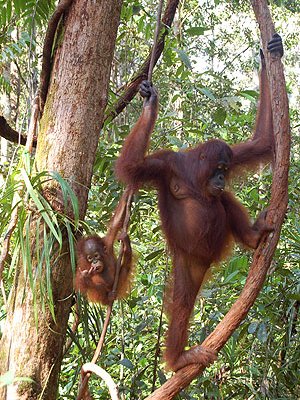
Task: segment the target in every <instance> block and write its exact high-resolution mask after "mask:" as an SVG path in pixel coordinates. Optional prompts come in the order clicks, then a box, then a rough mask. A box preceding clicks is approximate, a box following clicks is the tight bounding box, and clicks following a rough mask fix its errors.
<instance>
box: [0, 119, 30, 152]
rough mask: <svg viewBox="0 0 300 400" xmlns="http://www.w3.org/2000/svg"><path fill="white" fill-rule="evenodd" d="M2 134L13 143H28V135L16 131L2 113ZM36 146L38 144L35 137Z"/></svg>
mask: <svg viewBox="0 0 300 400" xmlns="http://www.w3.org/2000/svg"><path fill="white" fill-rule="evenodd" d="M0 136H1V137H3V138H4V139H6V140H9V141H10V142H13V143H17V144H22V145H23V146H24V145H25V144H26V136H23V135H22V134H21V133H19V132H17V131H15V130H14V129H13V128H12V127H11V126H10V125H9V124H8V122H7V121H6V119H5V118H4V117H3V116H2V115H0ZM34 146H36V139H34Z"/></svg>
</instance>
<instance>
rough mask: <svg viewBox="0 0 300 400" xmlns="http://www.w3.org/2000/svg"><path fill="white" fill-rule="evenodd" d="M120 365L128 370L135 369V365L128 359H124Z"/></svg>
mask: <svg viewBox="0 0 300 400" xmlns="http://www.w3.org/2000/svg"><path fill="white" fill-rule="evenodd" d="M119 364H120V365H124V367H127V368H128V369H134V365H133V364H132V362H131V361H130V360H128V358H123V360H121V361H120V362H119Z"/></svg>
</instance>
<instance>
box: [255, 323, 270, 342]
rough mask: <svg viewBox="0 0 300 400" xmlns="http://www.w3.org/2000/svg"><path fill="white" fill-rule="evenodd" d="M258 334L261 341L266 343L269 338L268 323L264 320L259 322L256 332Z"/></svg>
mask: <svg viewBox="0 0 300 400" xmlns="http://www.w3.org/2000/svg"><path fill="white" fill-rule="evenodd" d="M256 336H257V339H258V340H259V341H260V342H261V343H266V341H267V340H268V331H267V327H266V324H265V323H264V322H261V323H260V324H259V327H258V330H257V332H256Z"/></svg>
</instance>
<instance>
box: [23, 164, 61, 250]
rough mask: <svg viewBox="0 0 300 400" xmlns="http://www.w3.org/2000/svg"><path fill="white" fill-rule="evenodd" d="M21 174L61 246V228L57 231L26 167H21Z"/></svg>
mask: <svg viewBox="0 0 300 400" xmlns="http://www.w3.org/2000/svg"><path fill="white" fill-rule="evenodd" d="M21 175H22V176H23V179H24V183H25V185H26V188H27V190H28V192H29V194H30V197H31V198H32V200H33V201H34V203H35V205H36V207H37V208H38V210H39V212H40V213H41V215H42V217H43V219H44V221H45V223H46V224H47V225H48V227H49V229H50V230H51V232H52V233H53V235H54V236H55V238H56V240H57V241H58V243H59V244H60V246H61V245H62V236H61V232H60V230H58V231H56V229H55V227H54V225H53V223H52V220H51V219H50V217H49V215H48V213H47V211H46V210H45V207H44V206H43V204H42V202H41V201H40V199H39V197H38V195H37V193H36V191H35V190H34V188H33V186H32V184H31V182H30V180H29V177H28V175H27V173H26V171H25V169H24V168H21Z"/></svg>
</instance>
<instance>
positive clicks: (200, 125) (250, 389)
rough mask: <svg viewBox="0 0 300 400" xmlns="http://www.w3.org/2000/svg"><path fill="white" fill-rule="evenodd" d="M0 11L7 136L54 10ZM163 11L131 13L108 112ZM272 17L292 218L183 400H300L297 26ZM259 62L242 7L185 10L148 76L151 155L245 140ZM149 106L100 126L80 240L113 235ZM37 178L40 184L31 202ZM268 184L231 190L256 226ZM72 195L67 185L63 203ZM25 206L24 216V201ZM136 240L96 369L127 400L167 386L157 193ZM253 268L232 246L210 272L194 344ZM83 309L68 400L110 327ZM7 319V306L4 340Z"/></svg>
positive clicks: (12, 183)
mask: <svg viewBox="0 0 300 400" xmlns="http://www.w3.org/2000/svg"><path fill="white" fill-rule="evenodd" d="M0 3H1V6H3V7H1V14H0V46H1V54H0V68H1V70H2V76H1V79H0V87H1V91H2V92H3V96H2V111H3V114H4V112H5V108H8V109H9V113H8V114H6V115H8V116H9V117H10V120H11V122H12V124H15V127H16V128H17V129H18V130H20V131H25V132H26V126H27V122H26V121H27V120H28V104H29V102H30V100H32V93H33V91H34V88H35V87H36V75H37V72H38V70H39V60H40V55H41V47H40V45H41V43H42V38H43V33H44V30H45V24H46V21H47V19H48V17H49V13H50V12H51V10H52V9H53V2H48V1H35V2H33V1H9V2H4V1H1V2H0ZM155 12H156V9H155V7H154V6H153V2H150V1H148V0H143V1H136V0H125V1H124V5H123V11H122V19H121V24H120V27H119V33H118V39H117V47H116V54H115V59H114V64H113V67H112V74H111V85H110V96H109V104H108V108H110V107H113V104H114V101H115V100H116V99H117V98H118V96H119V95H120V93H121V92H122V89H121V88H122V86H123V85H124V84H126V82H128V81H129V80H130V78H131V77H132V75H133V74H134V73H135V72H136V71H137V70H138V68H139V66H140V65H141V63H142V62H143V61H144V59H145V58H146V56H147V55H148V51H149V47H150V46H151V44H152V37H153V31H154V25H155ZM272 12H273V19H274V21H276V22H275V24H276V27H277V29H278V32H280V33H282V35H283V38H284V43H285V58H284V63H285V67H286V68H285V69H286V78H287V86H288V91H289V97H290V107H291V126H292V141H293V143H292V155H291V173H290V189H289V195H290V196H289V209H288V214H287V218H286V221H285V224H284V226H283V229H282V235H281V240H280V243H279V246H278V249H277V252H276V256H275V258H274V261H273V264H272V266H271V269H270V271H269V275H268V278H267V280H266V283H265V285H264V288H263V290H262V292H261V294H260V296H259V298H258V300H257V302H256V303H255V305H254V307H253V308H252V309H251V311H250V313H249V315H248V316H247V318H246V319H245V321H244V322H243V323H242V324H241V326H240V327H239V329H238V330H237V331H236V332H235V334H234V335H233V336H232V338H231V339H230V340H229V342H228V343H227V344H226V346H225V347H224V348H223V350H222V351H221V353H220V355H219V358H218V361H217V362H216V363H215V364H214V365H213V366H212V367H210V368H209V369H207V370H206V371H205V373H204V375H203V376H201V377H199V378H198V379H197V380H195V381H193V382H192V384H191V385H190V387H189V388H188V389H186V390H184V391H183V392H182V393H181V394H180V396H178V399H179V398H183V399H202V398H203V399H234V400H244V399H264V398H268V399H274V400H275V399H276V400H278V399H290V400H292V399H296V398H299V397H300V376H299V367H300V365H299V359H300V346H299V330H300V325H299V306H300V285H299V277H300V268H299V260H300V225H299V195H300V193H299V188H298V180H299V178H300V176H299V145H300V142H299V125H300V122H299V121H300V118H299V106H298V108H297V103H298V104H299V76H297V74H299V43H298V26H299V22H300V14H299V10H297V6H296V5H295V4H294V2H275V4H273V8H272ZM258 50H259V39H258V34H257V31H256V25H255V23H254V19H253V15H252V11H251V9H250V8H249V7H248V6H246V5H245V2H237V1H235V2H225V1H209V2H203V1H196V0H191V1H189V2H185V1H181V3H180V8H179V12H178V14H177V17H176V21H175V24H174V27H173V29H172V30H171V32H170V35H169V37H168V39H167V42H166V47H165V50H164V53H163V57H162V59H161V60H160V61H159V63H158V65H157V67H156V69H155V72H154V77H153V79H154V83H155V85H156V86H157V88H158V89H159V93H160V114H159V120H158V123H157V125H156V128H155V132H154V134H153V139H152V145H151V149H157V148H161V147H170V148H174V149H178V148H185V147H187V146H190V145H194V144H196V143H197V142H198V141H202V140H205V139H208V138H212V137H218V138H222V139H224V140H226V141H228V142H230V143H233V142H236V141H240V140H243V139H244V138H246V137H249V135H250V133H251V127H252V126H253V123H254V120H255V110H256V100H257V96H258V93H257V87H258V82H257V74H253V71H257V69H258V67H259V58H258ZM297 65H298V69H297ZM141 106H142V102H141V99H140V98H138V97H137V98H136V99H134V100H133V101H132V103H131V104H129V105H128V107H127V108H126V110H125V111H124V112H123V113H122V114H121V115H120V116H118V118H117V119H115V120H114V121H112V122H109V123H106V124H105V126H104V128H103V131H102V133H101V139H100V142H99V149H98V153H97V156H96V161H95V165H94V176H93V182H92V188H91V191H90V197H89V204H88V212H87V217H86V220H85V223H84V224H82V225H83V226H84V229H85V231H86V232H97V233H99V234H103V233H104V232H105V230H106V225H107V222H108V221H109V219H110V216H111V214H112V212H113V210H114V207H115V206H116V204H117V201H118V199H119V197H120V194H121V192H122V187H120V185H119V184H118V183H117V182H116V180H115V178H114V171H113V165H114V160H115V159H116V157H117V155H118V152H119V150H120V147H121V144H122V141H123V140H124V137H125V136H126V134H127V133H128V131H129V129H130V127H131V126H132V124H133V123H134V121H135V120H136V118H137V117H138V115H139V112H140V110H141ZM4 148H5V147H4V145H3V142H1V157H2V159H3V157H4V158H5V157H6V162H5V163H4V167H3V170H2V177H1V180H2V182H3V189H2V197H1V199H0V202H1V210H0V215H1V219H2V221H3V224H2V227H1V230H0V232H1V238H3V237H4V235H5V232H6V229H7V224H8V221H9V218H10V215H11V213H12V201H13V192H14V191H15V190H16V189H17V186H18V184H19V182H20V180H19V177H20V175H19V172H20V171H19V164H18V162H19V155H20V154H21V153H22V149H21V148H18V151H17V152H15V149H16V147H15V145H10V146H9V148H8V149H7V150H6V154H4V151H3V149H4ZM11 155H13V158H11ZM28 164H30V163H29V162H28ZM27 171H30V169H29V168H28V169H27ZM40 178H41V177H38V178H37V177H35V178H32V179H33V186H34V188H35V190H37V191H38V188H39V179H40ZM54 178H55V179H59V177H54ZM271 180H272V174H271V171H270V169H269V168H266V169H264V170H263V171H261V173H259V174H255V175H251V176H249V177H248V178H247V180H244V181H242V182H238V183H237V186H236V188H237V189H238V190H237V196H238V198H239V199H241V201H242V202H243V204H245V205H246V206H247V207H248V208H249V209H250V212H251V214H252V216H253V217H254V216H255V215H257V213H258V212H259V211H260V210H261V209H263V208H264V207H265V206H266V205H267V204H268V199H269V195H270V184H271ZM61 184H62V185H63V183H61ZM233 185H235V183H233ZM67 190H68V189H67V187H66V188H65V191H66V193H67ZM33 200H34V199H33ZM22 207H24V212H25V211H26V201H24V202H23V203H22ZM75 208H76V206H75ZM24 218H25V217H24ZM20 223H22V221H20ZM24 223H25V222H24ZM21 234H22V225H20V226H19V229H17V230H16V232H15V233H14V236H13V238H12V245H11V251H10V254H11V258H9V260H8V262H7V264H8V266H7V269H6V270H5V274H4V278H5V291H6V294H8V293H9V290H10V287H11V285H12V280H13V268H12V267H11V268H10V267H9V265H10V266H13V265H14V264H15V259H14V257H17V255H16V252H15V250H14V249H15V248H17V247H18V246H20V242H21V243H22V240H21V237H20V236H21ZM130 236H131V240H132V243H133V247H134V250H135V253H136V259H137V261H136V277H135V280H134V283H133V287H132V291H131V294H130V296H129V297H128V298H127V299H126V300H124V301H122V302H118V303H117V304H116V305H115V307H114V313H113V318H112V321H111V325H110V328H109V332H108V334H107V337H106V345H105V349H104V351H103V354H102V355H101V359H100V362H99V364H100V365H101V366H102V367H103V368H105V369H106V370H107V371H108V372H109V373H110V374H111V375H112V377H113V378H114V379H115V381H116V382H118V383H119V386H120V391H121V393H122V396H123V397H122V398H124V399H125V398H126V399H138V398H143V397H146V395H147V394H149V393H151V391H152V390H153V388H155V387H157V386H159V385H160V384H161V383H163V382H164V381H165V380H166V379H167V377H168V376H170V374H169V373H166V371H165V369H164V365H163V361H162V359H161V355H162V350H163V334H164V332H165V330H166V317H165V315H164V314H162V311H163V307H164V296H165V291H166V287H167V280H168V279H167V276H168V273H169V270H170V268H171V265H170V259H169V257H168V252H167V248H166V245H165V243H164V240H163V237H162V234H161V230H160V222H159V218H158V214H157V207H156V196H155V193H154V192H153V191H148V190H142V191H140V193H139V194H138V195H136V196H135V198H134V203H133V207H132V215H131V225H130ZM250 260H251V253H248V252H245V251H242V249H238V248H237V249H236V251H235V253H234V255H233V256H232V258H231V259H230V260H228V261H227V262H226V263H224V265H222V266H220V267H218V268H216V269H215V270H214V272H213V280H211V281H210V282H209V283H207V284H206V285H205V287H204V288H203V290H202V291H201V294H200V296H199V300H198V302H197V304H196V308H195V312H194V318H193V321H192V323H191V327H190V331H191V336H190V344H195V343H198V342H201V341H202V340H203V338H204V337H205V336H206V335H207V333H209V332H210V331H212V330H213V328H214V327H215V326H216V324H217V323H218V321H220V319H221V318H222V317H223V316H224V315H225V314H226V312H227V311H228V309H229V308H230V306H231V305H232V304H233V302H234V301H235V299H236V298H237V296H238V295H239V293H240V290H241V288H242V286H243V284H244V282H245V279H246V276H247V272H248V267H249V262H250ZM50 293H51V292H50ZM48 300H49V299H48ZM50 304H51V299H50ZM79 310H80V324H79V326H78V328H77V331H76V332H75V333H74V332H72V330H71V327H72V324H73V322H74V319H76V316H75V314H76V312H75V310H74V313H73V314H72V315H71V318H70V329H69V334H70V338H71V339H72V342H71V345H70V347H69V348H68V349H67V351H66V354H65V358H64V362H63V367H62V372H61V382H60V397H59V398H61V399H68V398H70V399H73V398H75V393H76V391H77V384H78V378H79V372H80V367H81V365H82V364H83V363H84V362H86V361H88V360H90V359H91V357H92V354H93V352H94V350H95V346H96V344H97V341H98V338H99V336H100V333H101V329H102V323H103V319H104V317H105V308H101V307H99V306H95V305H89V304H87V302H86V301H85V300H83V299H80V298H79ZM5 312H6V309H5V304H4V303H3V301H2V298H1V299H0V334H1V328H2V321H4V320H5ZM16 334H17V333H16ZM91 382H92V385H91V388H92V390H93V393H94V396H95V399H106V398H107V391H106V388H105V387H104V385H103V383H102V382H101V381H99V380H98V379H94V378H93V379H92V380H91Z"/></svg>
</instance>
